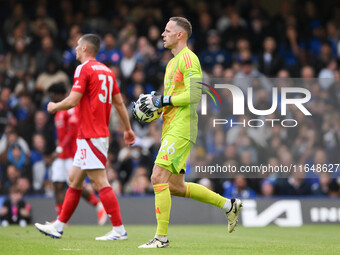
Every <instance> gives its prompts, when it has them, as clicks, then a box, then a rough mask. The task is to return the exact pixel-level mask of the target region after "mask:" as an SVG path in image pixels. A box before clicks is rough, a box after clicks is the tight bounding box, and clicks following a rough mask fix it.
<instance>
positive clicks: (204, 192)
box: [185, 182, 227, 208]
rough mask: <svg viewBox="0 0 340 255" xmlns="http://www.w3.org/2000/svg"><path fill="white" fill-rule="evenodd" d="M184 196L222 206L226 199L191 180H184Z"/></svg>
mask: <svg viewBox="0 0 340 255" xmlns="http://www.w3.org/2000/svg"><path fill="white" fill-rule="evenodd" d="M186 185H187V191H186V193H185V197H188V198H192V199H195V200H197V201H200V202H203V203H207V204H211V205H214V206H217V207H219V208H222V207H223V205H224V204H225V202H226V201H227V199H226V198H225V197H222V196H221V195H219V194H217V193H216V192H213V191H211V190H210V189H208V188H206V187H204V186H202V185H200V184H197V183H193V182H186Z"/></svg>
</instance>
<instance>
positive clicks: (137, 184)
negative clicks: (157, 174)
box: [124, 166, 153, 195]
mask: <svg viewBox="0 0 340 255" xmlns="http://www.w3.org/2000/svg"><path fill="white" fill-rule="evenodd" d="M149 177H150V176H149V175H148V170H147V169H146V168H145V167H143V166H140V167H138V168H136V170H135V172H134V174H133V175H132V177H131V178H130V180H129V181H128V183H127V184H126V185H125V190H124V193H125V194H134V195H136V194H146V193H152V192H153V189H152V185H151V182H150V178H149Z"/></svg>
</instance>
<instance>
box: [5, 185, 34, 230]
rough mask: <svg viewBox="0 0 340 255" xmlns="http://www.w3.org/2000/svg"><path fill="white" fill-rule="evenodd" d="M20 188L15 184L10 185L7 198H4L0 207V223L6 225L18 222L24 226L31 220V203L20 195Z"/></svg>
mask: <svg viewBox="0 0 340 255" xmlns="http://www.w3.org/2000/svg"><path fill="white" fill-rule="evenodd" d="M22 195H23V194H22V193H21V190H20V189H19V188H18V187H17V186H15V185H14V186H12V187H11V188H10V192H9V198H8V199H6V200H5V202H4V204H3V206H2V207H1V209H0V218H1V225H2V226H3V227H7V226H8V225H10V224H19V226H20V227H26V226H27V224H29V223H30V222H31V205H30V204H28V203H27V202H26V201H25V200H24V199H23V197H22Z"/></svg>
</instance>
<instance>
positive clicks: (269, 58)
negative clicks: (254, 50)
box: [259, 37, 284, 77]
mask: <svg viewBox="0 0 340 255" xmlns="http://www.w3.org/2000/svg"><path fill="white" fill-rule="evenodd" d="M283 67H284V62H283V59H282V57H281V56H280V55H279V54H278V52H277V51H276V42H275V39H274V38H273V37H266V38H265V39H264V42H263V53H262V54H261V55H260V56H259V71H260V72H261V73H263V74H264V75H266V76H268V77H275V75H276V74H277V73H278V71H279V70H281V69H282V68H283Z"/></svg>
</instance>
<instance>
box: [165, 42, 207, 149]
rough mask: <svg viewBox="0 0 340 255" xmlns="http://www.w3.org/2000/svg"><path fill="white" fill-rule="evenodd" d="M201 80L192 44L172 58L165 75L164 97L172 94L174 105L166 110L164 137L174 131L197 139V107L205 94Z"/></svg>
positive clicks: (187, 137) (186, 137) (188, 137)
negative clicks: (190, 48) (203, 93)
mask: <svg viewBox="0 0 340 255" xmlns="http://www.w3.org/2000/svg"><path fill="white" fill-rule="evenodd" d="M201 80H202V70H201V65H200V62H199V60H198V57H197V56H196V55H195V53H193V52H192V51H191V50H189V49H188V47H185V48H184V49H182V50H181V51H180V52H179V53H178V54H177V55H176V56H175V57H174V58H172V59H171V60H170V61H169V63H168V65H167V67H166V70H165V76H164V96H167V95H171V96H172V97H171V100H172V105H169V106H165V107H164V110H163V111H164V113H163V129H162V130H163V131H162V136H163V137H164V136H165V135H167V134H171V135H174V136H179V137H183V138H185V139H188V140H190V141H191V142H193V143H195V142H196V137H197V122H198V119H197V113H196V108H197V104H198V102H199V101H200V99H201V95H202V90H201V89H200V88H201V84H199V83H198V82H199V81H201Z"/></svg>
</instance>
